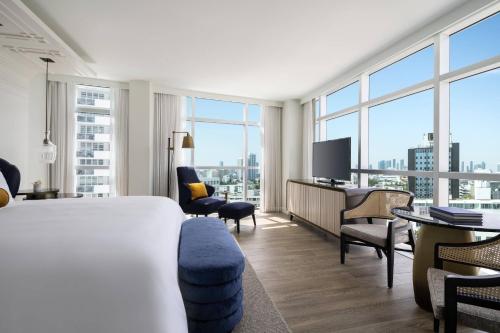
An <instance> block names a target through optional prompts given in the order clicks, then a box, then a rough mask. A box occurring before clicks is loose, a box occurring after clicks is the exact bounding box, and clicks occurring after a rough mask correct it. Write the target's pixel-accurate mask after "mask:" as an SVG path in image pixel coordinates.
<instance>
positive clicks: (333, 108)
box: [326, 81, 359, 114]
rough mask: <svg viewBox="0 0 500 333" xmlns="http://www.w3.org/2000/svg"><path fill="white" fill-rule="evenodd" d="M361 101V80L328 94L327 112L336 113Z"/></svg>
mask: <svg viewBox="0 0 500 333" xmlns="http://www.w3.org/2000/svg"><path fill="white" fill-rule="evenodd" d="M358 103H359V81H356V82H354V83H352V84H350V85H348V86H347V87H345V88H342V89H340V90H337V91H336V92H334V93H331V94H330V95H328V96H326V113H327V114H329V113H334V112H337V111H340V110H343V109H346V108H348V107H350V106H353V105H357V104H358Z"/></svg>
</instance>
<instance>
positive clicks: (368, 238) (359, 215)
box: [340, 190, 415, 288]
mask: <svg viewBox="0 0 500 333" xmlns="http://www.w3.org/2000/svg"><path fill="white" fill-rule="evenodd" d="M412 202H413V194H412V193H410V192H406V191H399V190H372V191H370V192H369V193H368V194H366V195H365V197H364V198H363V200H362V201H361V202H360V203H358V204H357V205H356V206H354V207H352V208H348V209H344V210H342V211H341V218H340V224H341V226H340V263H341V264H344V263H345V254H346V252H347V250H348V246H349V245H350V244H352V245H361V246H368V247H374V248H375V250H376V252H377V255H378V257H379V259H382V253H383V254H385V256H386V257H387V286H388V287H389V288H392V285H393V275H394V250H395V245H396V244H401V243H407V244H409V245H410V246H411V251H412V252H413V251H414V250H415V235H414V233H413V228H412V225H411V223H410V222H408V221H406V220H402V219H395V216H394V215H392V213H391V209H393V208H398V207H411V205H412ZM363 218H365V219H366V220H367V222H368V223H360V224H352V223H351V224H348V222H352V221H354V220H355V219H356V220H357V219H363ZM374 218H377V219H384V220H390V221H389V222H388V223H387V225H385V224H373V219H374ZM398 250H402V251H406V250H403V249H398Z"/></svg>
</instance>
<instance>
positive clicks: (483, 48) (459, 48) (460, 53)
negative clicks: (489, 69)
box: [450, 13, 500, 71]
mask: <svg viewBox="0 0 500 333" xmlns="http://www.w3.org/2000/svg"><path fill="white" fill-rule="evenodd" d="M499 36H500V13H497V14H495V15H491V16H490V17H487V18H485V19H484V20H482V21H479V22H477V23H476V24H473V25H471V26H469V27H467V28H465V29H463V30H460V31H458V32H456V33H454V34H453V35H451V36H450V70H452V71H453V70H456V69H459V68H462V67H465V66H468V65H472V64H474V63H477V62H480V61H482V60H486V59H488V58H492V57H495V56H498V55H500V42H499V41H498V39H499Z"/></svg>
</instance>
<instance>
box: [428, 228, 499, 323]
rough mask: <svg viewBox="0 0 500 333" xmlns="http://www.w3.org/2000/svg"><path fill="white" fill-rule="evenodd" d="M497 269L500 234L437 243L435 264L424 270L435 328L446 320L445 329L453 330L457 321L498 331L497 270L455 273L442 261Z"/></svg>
mask: <svg viewBox="0 0 500 333" xmlns="http://www.w3.org/2000/svg"><path fill="white" fill-rule="evenodd" d="M444 261H449V262H455V263H463V264H467V265H472V266H477V267H483V268H488V269H491V270H494V271H497V272H498V271H500V235H498V236H496V237H493V238H490V239H487V240H484V241H480V242H473V243H438V244H436V247H435V250H434V268H429V270H428V271H427V279H428V281H429V291H430V295H431V301H432V309H433V312H434V332H439V321H440V320H444V321H445V332H446V333H448V332H456V330H457V321H458V322H460V323H462V324H464V325H466V326H469V327H472V328H475V329H479V330H483V331H487V332H500V274H491V275H483V276H463V275H456V274H454V273H450V272H447V271H444V270H443V262H444Z"/></svg>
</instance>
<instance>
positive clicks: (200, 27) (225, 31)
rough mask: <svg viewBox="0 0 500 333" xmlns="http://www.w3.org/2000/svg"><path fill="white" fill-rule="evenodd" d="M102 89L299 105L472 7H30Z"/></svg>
mask: <svg viewBox="0 0 500 333" xmlns="http://www.w3.org/2000/svg"><path fill="white" fill-rule="evenodd" d="M23 2H24V3H25V4H26V5H27V6H28V7H29V8H30V9H31V10H32V11H33V12H34V13H35V14H36V15H37V16H38V17H40V18H41V19H42V20H43V21H44V22H45V23H46V24H47V25H48V26H49V27H50V28H51V29H52V30H53V31H55V32H56V34H57V35H58V36H59V37H61V38H62V39H63V40H64V41H65V42H66V43H67V44H68V45H69V46H70V47H71V48H72V49H73V50H74V51H76V53H78V54H79V55H80V56H81V57H82V58H83V59H84V60H85V61H87V62H88V64H89V66H90V67H91V68H92V69H93V70H94V71H95V72H97V74H98V76H99V77H100V78H103V79H111V80H124V81H128V80H132V79H144V80H152V81H154V82H156V83H160V84H164V85H166V86H169V87H174V88H179V89H190V90H198V91H206V92H211V93H219V94H226V95H236V96H247V97H255V98H264V99H273V100H284V99H289V98H299V97H302V96H303V95H305V94H306V93H308V92H310V91H311V90H313V89H315V88H317V87H319V86H321V85H322V84H324V83H325V82H327V81H329V80H331V79H332V78H334V77H335V76H337V75H339V74H341V73H342V72H345V71H346V70H347V69H348V68H350V67H353V66H354V65H356V64H358V63H359V62H361V61H363V60H365V59H367V58H368V57H370V56H372V55H374V54H376V53H378V52H381V51H383V50H384V49H385V48H387V47H388V46H389V45H391V44H393V43H395V42H396V41H398V40H400V39H401V38H403V37H405V36H407V35H409V34H410V33H412V32H414V31H416V30H418V29H419V28H421V27H423V26H425V25H426V24H427V23H429V22H431V21H433V20H434V19H436V18H437V17H439V16H441V15H443V14H445V13H447V12H448V11H450V10H451V9H453V8H455V7H458V6H460V5H461V4H463V3H465V2H466V0H439V1H436V0H405V1H401V0H377V1H374V0H350V1H347V0H309V1H305V0H198V1H196V0H178V1H173V0H141V1H138V0H136V1H134V0H106V1H103V0H86V1H79V0H73V1H69V0H50V1H49V0H23Z"/></svg>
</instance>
